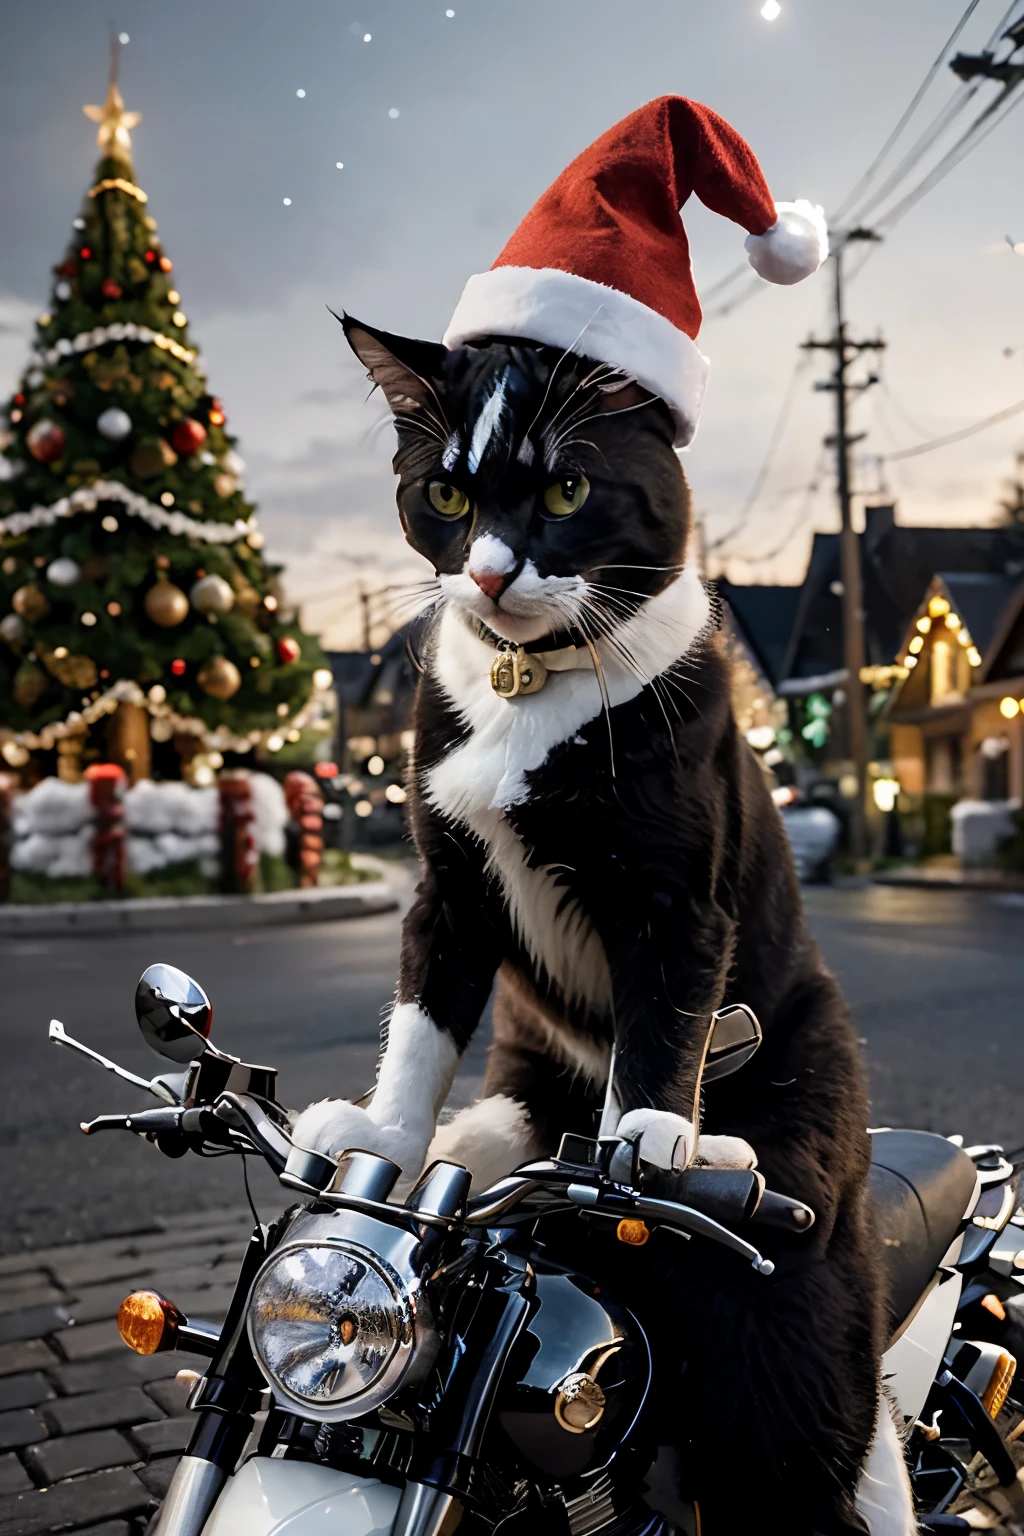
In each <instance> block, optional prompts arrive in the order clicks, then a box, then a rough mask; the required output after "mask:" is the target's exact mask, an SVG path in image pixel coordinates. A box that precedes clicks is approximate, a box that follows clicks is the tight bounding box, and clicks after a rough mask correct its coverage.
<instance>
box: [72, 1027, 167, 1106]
mask: <svg viewBox="0 0 1024 1536" xmlns="http://www.w3.org/2000/svg"><path fill="white" fill-rule="evenodd" d="M49 1038H50V1039H51V1040H52V1041H53V1043H54V1045H66V1046H68V1048H69V1049H70V1050H72V1051H78V1052H79V1053H80V1054H81V1055H82V1056H88V1058H89V1060H90V1061H95V1062H96V1064H97V1065H98V1066H101V1067H103V1068H104V1070H105V1071H107V1072H113V1074H114V1076H115V1077H120V1078H123V1079H124V1081H125V1082H126V1083H134V1084H135V1086H136V1088H145V1090H146V1092H147V1093H151V1094H153V1095H154V1097H155V1098H158V1099H162V1100H163V1102H164V1103H165V1104H171V1105H174V1106H175V1107H176V1106H177V1103H178V1100H177V1099H176V1098H175V1097H174V1095H173V1093H171V1091H170V1089H169V1088H165V1087H164V1085H163V1083H160V1082H157V1081H156V1079H155V1078H153V1079H150V1078H148V1077H136V1075H135V1073H134V1072H129V1071H127V1070H126V1069H125V1068H124V1067H119V1066H118V1065H117V1062H116V1061H111V1060H110V1059H109V1057H107V1056H101V1055H100V1053H99V1051H94V1050H92V1049H91V1048H90V1047H89V1046H88V1045H83V1044H82V1043H81V1041H80V1040H76V1039H74V1037H73V1036H72V1035H69V1034H68V1032H67V1030H66V1029H65V1028H64V1025H63V1024H62V1023H61V1022H60V1019H51V1020H50V1035H49Z"/></svg>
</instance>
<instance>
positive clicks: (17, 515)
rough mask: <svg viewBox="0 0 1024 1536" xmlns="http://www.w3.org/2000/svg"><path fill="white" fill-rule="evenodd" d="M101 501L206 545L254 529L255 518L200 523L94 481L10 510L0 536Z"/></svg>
mask: <svg viewBox="0 0 1024 1536" xmlns="http://www.w3.org/2000/svg"><path fill="white" fill-rule="evenodd" d="M102 501H116V502H119V503H120V505H121V506H122V507H123V508H124V510H125V512H127V514H128V516H129V517H141V518H142V520H143V521H144V522H146V523H148V524H149V526H150V527H151V528H165V529H166V530H167V532H168V533H171V534H174V535H175V536H177V537H182V538H192V539H201V540H202V541H203V542H204V543H207V544H233V543H234V542H235V540H236V539H244V538H246V537H247V536H248V535H249V534H250V533H253V532H255V529H256V519H255V518H249V519H248V520H246V519H243V518H236V519H235V521H234V522H233V523H212V522H210V523H207V522H203V523H201V522H199V521H198V519H196V518H194V517H189V516H187V514H186V513H184V512H176V511H171V510H169V509H168V508H167V507H158V506H157V505H156V503H155V502H152V501H147V500H146V498H145V496H140V495H139V494H138V493H137V492H136V491H132V490H129V488H128V486H126V485H122V484H121V482H120V480H96V481H94V482H93V484H92V485H84V486H82V488H81V489H80V490H77V491H72V493H71V495H70V496H62V497H61V498H60V500H59V501H55V502H53V503H52V505H50V506H48V507H32V508H31V509H30V510H29V511H28V512H11V513H10V514H9V515H8V516H7V517H3V518H0V538H3V537H4V536H5V535H6V536H7V537H8V538H10V537H17V536H18V535H19V534H22V533H28V532H29V531H30V530H31V529H33V528H47V527H50V526H52V524H54V523H56V522H57V521H58V519H60V518H62V517H74V516H75V514H76V513H77V512H95V510H96V508H97V507H98V506H99V504H100V502H102Z"/></svg>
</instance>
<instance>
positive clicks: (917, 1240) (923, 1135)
mask: <svg viewBox="0 0 1024 1536" xmlns="http://www.w3.org/2000/svg"><path fill="white" fill-rule="evenodd" d="M976 1187H977V1170H976V1169H975V1166H974V1164H973V1163H972V1162H971V1159H970V1158H969V1157H968V1156H967V1154H966V1152H964V1151H963V1149H962V1148H961V1147H958V1146H957V1145H956V1144H955V1143H954V1142H952V1141H947V1140H946V1139H945V1137H943V1136H934V1135H932V1134H930V1133H929V1132H928V1131H872V1132H871V1171H870V1173H869V1175H868V1200H869V1203H870V1206H871V1213H872V1216H873V1220H874V1227H875V1233H876V1236H877V1238H878V1242H879V1244H880V1247H881V1258H882V1270H883V1276H884V1279H885V1284H886V1292H887V1300H888V1305H889V1316H890V1323H891V1326H892V1328H893V1330H895V1329H898V1328H899V1327H900V1325H901V1324H902V1323H904V1322H905V1321H906V1319H907V1318H908V1317H909V1316H910V1313H911V1312H912V1311H913V1309H914V1307H915V1305H916V1304H917V1302H918V1300H919V1299H920V1297H921V1296H922V1295H923V1294H924V1291H925V1289H926V1288H927V1286H928V1285H929V1284H930V1283H931V1280H932V1277H933V1276H934V1274H935V1271H936V1270H937V1268H938V1266H939V1263H940V1261H941V1260H942V1257H943V1255H944V1254H945V1252H946V1250H947V1249H948V1247H949V1245H950V1244H951V1243H952V1241H953V1239H954V1237H956V1234H957V1232H958V1231H959V1229H960V1226H961V1223H962V1222H963V1220H964V1217H965V1215H966V1213H967V1211H968V1208H969V1207H970V1205H971V1202H972V1200H973V1198H974V1191H975V1189H976Z"/></svg>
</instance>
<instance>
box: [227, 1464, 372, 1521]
mask: <svg viewBox="0 0 1024 1536" xmlns="http://www.w3.org/2000/svg"><path fill="white" fill-rule="evenodd" d="M400 1497H401V1494H400V1491H399V1490H398V1489H397V1488H392V1487H391V1486H390V1485H389V1484H387V1483H381V1482H378V1481H377V1480H376V1479H375V1478H366V1477H356V1476H354V1475H353V1474H352V1473H351V1472H339V1471H336V1470H335V1469H334V1468H333V1467H321V1466H317V1465H316V1464H315V1463H313V1462H308V1461H277V1460H273V1459H271V1458H270V1457H269V1456H254V1457H252V1459H251V1460H249V1461H246V1462H244V1463H243V1464H242V1466H241V1467H239V1469H238V1471H237V1472H236V1473H235V1475H234V1477H229V1478H228V1480H227V1482H226V1483H225V1485H224V1491H223V1493H222V1494H221V1496H220V1498H219V1499H218V1500H217V1504H216V1506H215V1508H214V1510H213V1513H212V1514H211V1515H210V1518H209V1520H208V1521H207V1522H206V1525H205V1526H204V1527H203V1536H386V1533H387V1532H389V1531H390V1530H391V1527H392V1525H393V1523H394V1519H395V1514H396V1512H397V1509H398V1501H399V1498H400Z"/></svg>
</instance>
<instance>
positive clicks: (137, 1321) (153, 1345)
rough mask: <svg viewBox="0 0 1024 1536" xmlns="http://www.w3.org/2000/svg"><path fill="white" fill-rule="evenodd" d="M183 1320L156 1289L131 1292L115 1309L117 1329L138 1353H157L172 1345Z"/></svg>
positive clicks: (174, 1307)
mask: <svg viewBox="0 0 1024 1536" xmlns="http://www.w3.org/2000/svg"><path fill="white" fill-rule="evenodd" d="M184 1321H185V1319H184V1317H183V1316H182V1315H181V1313H180V1312H179V1311H178V1309H177V1307H176V1306H175V1305H174V1303H173V1301H168V1300H167V1297H166V1296H161V1295H160V1294H159V1293H158V1292H157V1291H132V1293H131V1295H130V1296H126V1297H125V1299H124V1301H122V1303H121V1306H120V1308H119V1310H118V1314H117V1331H118V1333H119V1334H120V1335H121V1337H122V1339H123V1340H124V1342H125V1343H126V1344H127V1345H128V1348H129V1349H134V1351H135V1353H136V1354H137V1355H156V1354H159V1352H160V1351H161V1350H165V1349H173V1348H174V1345H175V1341H176V1339H177V1334H178V1329H179V1328H180V1327H181V1325H182V1323H183V1322H184Z"/></svg>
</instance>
